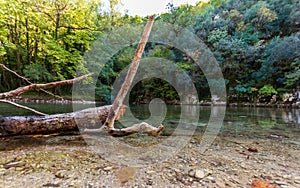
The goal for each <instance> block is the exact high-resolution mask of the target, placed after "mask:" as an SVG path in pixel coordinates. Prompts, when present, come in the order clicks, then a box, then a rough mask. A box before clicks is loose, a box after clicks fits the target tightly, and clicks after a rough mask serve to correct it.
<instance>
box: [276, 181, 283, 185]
mask: <svg viewBox="0 0 300 188" xmlns="http://www.w3.org/2000/svg"><path fill="white" fill-rule="evenodd" d="M274 183H276V184H277V185H286V183H285V182H283V181H274Z"/></svg>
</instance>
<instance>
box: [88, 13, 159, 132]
mask: <svg viewBox="0 0 300 188" xmlns="http://www.w3.org/2000/svg"><path fill="white" fill-rule="evenodd" d="M153 23H154V17H153V16H151V17H150V18H149V20H148V22H147V24H146V26H145V29H144V32H143V35H142V38H141V40H140V42H139V45H138V47H137V49H136V51H135V54H134V57H133V60H132V62H131V65H130V67H129V69H128V72H127V75H126V77H125V80H124V82H123V84H122V86H121V89H120V91H119V92H118V95H117V97H116V99H115V100H114V102H113V104H112V108H111V109H110V111H109V114H108V116H107V119H106V121H105V124H104V126H103V127H101V128H100V129H94V130H89V129H87V130H85V132H92V133H97V132H99V133H101V132H103V131H104V130H105V131H107V132H108V133H109V134H110V135H111V136H115V137H120V136H126V135H130V134H134V133H138V132H140V133H146V134H148V135H150V136H154V137H157V136H158V135H159V134H160V133H161V132H162V131H163V129H164V126H163V125H159V127H153V126H152V125H149V124H147V123H145V122H142V123H139V124H134V125H132V126H131V127H127V128H124V129H115V127H114V122H115V120H116V117H117V116H118V114H119V110H120V108H121V106H122V105H123V101H124V99H125V97H126V95H127V93H128V90H129V89H130V87H131V84H132V81H133V78H134V76H135V75H136V72H137V69H138V67H139V63H140V60H141V58H142V55H143V52H144V49H145V46H146V44H147V41H148V38H149V35H150V32H151V29H152V26H153Z"/></svg>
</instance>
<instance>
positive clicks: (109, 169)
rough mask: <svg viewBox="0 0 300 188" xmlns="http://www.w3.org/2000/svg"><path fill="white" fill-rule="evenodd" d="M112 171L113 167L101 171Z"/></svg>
mask: <svg viewBox="0 0 300 188" xmlns="http://www.w3.org/2000/svg"><path fill="white" fill-rule="evenodd" d="M112 169H113V167H111V166H108V167H105V168H104V169H103V170H105V171H111V170H112Z"/></svg>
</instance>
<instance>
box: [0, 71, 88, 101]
mask: <svg viewBox="0 0 300 188" xmlns="http://www.w3.org/2000/svg"><path fill="white" fill-rule="evenodd" d="M91 75H92V74H86V75H83V76H80V77H77V78H74V79H71V80H63V81H57V82H50V83H46V84H30V85H27V86H24V87H19V88H17V89H14V90H11V91H8V92H5V93H0V99H8V98H12V97H15V96H18V95H21V94H22V93H25V92H27V91H32V90H38V89H50V88H54V87H57V86H62V85H68V84H73V83H75V82H79V81H81V80H84V79H86V78H87V77H89V76H91Z"/></svg>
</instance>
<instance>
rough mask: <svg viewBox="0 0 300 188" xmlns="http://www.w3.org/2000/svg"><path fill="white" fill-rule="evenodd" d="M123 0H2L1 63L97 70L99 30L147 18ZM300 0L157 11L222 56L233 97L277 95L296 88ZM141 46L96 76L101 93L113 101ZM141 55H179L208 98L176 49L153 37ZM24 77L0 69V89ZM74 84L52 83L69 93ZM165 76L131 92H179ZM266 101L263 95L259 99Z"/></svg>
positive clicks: (167, 96) (205, 93) (31, 75)
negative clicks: (90, 61) (88, 59)
mask: <svg viewBox="0 0 300 188" xmlns="http://www.w3.org/2000/svg"><path fill="white" fill-rule="evenodd" d="M121 4H122V3H121V1H119V0H111V1H110V4H109V7H108V9H105V8H104V7H103V4H102V2H101V1H100V0H90V1H85V0H55V1H49V0H9V1H8V0H1V1H0V7H1V9H0V63H2V64H4V65H5V66H7V67H8V68H10V69H11V70H13V71H15V72H16V73H18V74H20V75H23V76H24V77H26V78H28V79H29V80H30V81H31V82H33V83H47V82H51V81H61V80H67V79H72V78H74V77H76V76H78V75H76V71H78V70H80V72H82V73H83V74H87V73H91V72H93V70H90V69H88V68H87V67H86V66H85V64H84V61H83V57H84V53H85V52H86V51H88V50H89V49H90V47H91V45H92V44H93V42H95V41H96V40H97V39H98V38H99V37H101V36H103V35H104V34H107V33H109V32H111V31H112V30H115V29H118V28H119V27H121V26H124V25H126V24H132V25H140V26H143V25H145V23H146V21H147V19H148V18H147V17H145V18H143V17H140V16H130V15H128V14H123V13H121V12H120V10H119V7H120V6H122V5H121ZM299 7H300V2H299V1H298V0H288V1H282V0H266V1H257V0H251V1H242V0H211V1H209V2H202V1H200V2H199V3H197V4H196V5H195V6H191V5H188V4H186V5H181V6H179V7H175V6H174V5H173V4H172V3H169V4H168V6H167V7H166V10H167V13H163V14H161V15H156V16H155V22H166V23H170V24H172V25H176V26H179V27H182V28H187V29H188V30H189V31H191V32H192V33H194V34H196V36H197V37H199V38H200V39H201V40H202V41H203V42H204V43H205V44H206V45H207V46H208V47H209V49H210V50H211V51H212V53H213V54H214V56H215V58H216V59H217V61H218V63H219V65H220V67H221V69H222V72H223V75H224V78H225V81H226V89H227V96H228V101H229V102H239V101H244V102H245V101H246V102H263V101H265V102H269V101H270V100H271V98H272V96H273V95H276V96H277V100H278V101H282V100H283V97H284V96H283V95H284V93H295V91H296V90H297V89H299V84H300V21H299V17H300V9H299ZM136 46H137V45H135V44H134V45H132V46H129V47H127V48H125V49H123V50H122V51H120V52H118V53H117V54H115V55H114V56H113V57H112V58H111V59H110V60H109V61H108V62H107V63H106V65H105V67H104V69H103V71H102V72H101V73H100V74H99V77H98V80H97V84H96V86H97V88H96V89H95V91H96V99H97V100H99V101H104V102H110V100H111V90H112V85H113V82H114V80H115V78H116V77H118V75H119V73H120V71H121V70H123V69H124V68H125V67H126V66H127V65H129V64H130V63H131V60H132V57H133V54H134V52H135V49H136ZM143 57H162V58H166V59H168V60H171V61H172V62H174V63H175V64H176V65H177V66H179V67H180V68H182V69H183V70H184V71H186V73H187V74H188V75H189V76H190V77H191V78H192V79H193V83H194V85H195V87H196V89H197V91H198V94H199V99H201V100H205V99H209V97H210V96H209V95H210V94H209V87H208V84H207V81H206V78H205V76H204V74H203V73H202V71H201V69H199V67H197V66H196V65H195V63H194V62H193V61H192V60H191V59H189V58H187V57H186V54H183V53H182V52H180V51H179V50H178V49H175V48H172V47H169V46H165V45H161V44H153V43H148V44H147V46H146V48H145V52H144V54H143ZM24 84H26V83H24V81H22V80H20V79H18V78H16V77H15V76H14V75H12V74H11V73H9V72H7V71H5V70H1V72H0V92H5V91H9V90H11V89H14V88H17V87H20V86H23V85H24ZM71 87H72V86H63V87H57V88H55V89H53V91H52V92H54V93H55V94H59V95H63V96H68V95H71V91H72V89H71ZM178 97H179V96H178V93H176V91H175V89H174V88H173V87H172V86H171V85H170V84H169V83H168V82H166V81H163V80H160V79H157V78H153V79H146V80H142V81H140V82H139V83H138V84H137V85H136V86H135V89H133V90H132V92H131V93H130V98H131V102H137V100H138V99H139V98H144V99H145V98H146V99H147V98H161V99H164V100H165V101H169V102H170V103H172V101H174V100H176V99H178ZM260 100H261V101H260Z"/></svg>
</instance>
